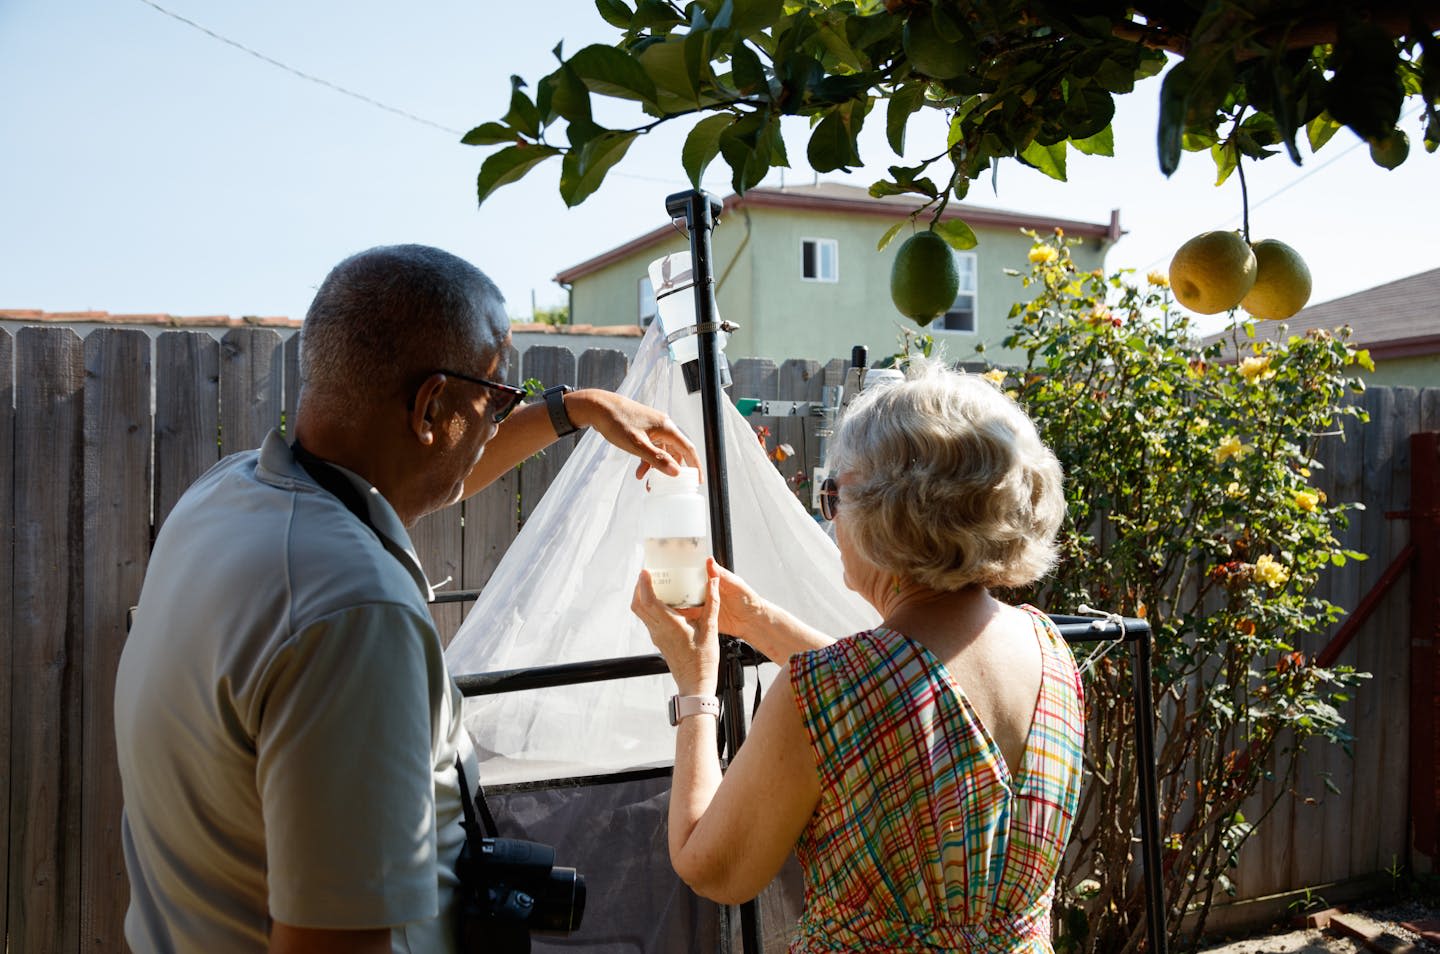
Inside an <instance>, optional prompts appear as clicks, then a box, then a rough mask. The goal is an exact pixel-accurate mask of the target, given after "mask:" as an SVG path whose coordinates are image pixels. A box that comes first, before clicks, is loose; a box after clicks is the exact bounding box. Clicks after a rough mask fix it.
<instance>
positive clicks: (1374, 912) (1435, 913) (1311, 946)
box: [1200, 901, 1440, 954]
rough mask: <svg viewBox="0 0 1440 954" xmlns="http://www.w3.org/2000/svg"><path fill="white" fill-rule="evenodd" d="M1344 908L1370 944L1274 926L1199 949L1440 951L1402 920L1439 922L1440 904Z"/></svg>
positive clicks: (1228, 953)
mask: <svg viewBox="0 0 1440 954" xmlns="http://www.w3.org/2000/svg"><path fill="white" fill-rule="evenodd" d="M1346 907H1347V909H1348V911H1349V912H1350V913H1352V914H1354V915H1356V919H1355V923H1357V924H1360V925H1362V926H1364V927H1366V928H1367V929H1369V930H1371V931H1373V932H1374V936H1373V943H1371V944H1366V943H1364V942H1362V941H1360V940H1358V939H1356V938H1354V937H1348V936H1345V935H1344V934H1343V933H1342V932H1340V931H1338V930H1335V929H1334V928H1331V929H1328V930H1323V931H1322V930H1317V929H1314V928H1311V929H1306V930H1290V929H1286V928H1277V929H1275V931H1274V932H1272V933H1267V934H1259V935H1252V936H1250V937H1245V938H1240V939H1215V940H1214V941H1213V942H1209V943H1207V944H1206V945H1204V946H1202V947H1201V948H1200V950H1201V952H1203V954H1369V952H1371V951H1386V952H1391V954H1440V944H1435V943H1433V942H1431V941H1428V940H1426V939H1425V938H1422V937H1420V936H1419V935H1417V934H1416V933H1415V932H1414V931H1411V930H1409V929H1408V928H1405V927H1403V926H1402V924H1403V923H1410V924H1414V923H1417V922H1423V921H1429V922H1436V921H1440V906H1436V905H1432V904H1428V903H1422V902H1418V901H1407V902H1392V903H1388V904H1371V905H1367V904H1363V903H1361V904H1354V905H1347V906H1346Z"/></svg>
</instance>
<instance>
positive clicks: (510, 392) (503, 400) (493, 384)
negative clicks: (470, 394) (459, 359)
mask: <svg viewBox="0 0 1440 954" xmlns="http://www.w3.org/2000/svg"><path fill="white" fill-rule="evenodd" d="M431 373H432V374H443V375H445V376H446V377H451V378H459V379H460V380H461V381H469V382H470V383H471V384H478V385H480V386H481V387H483V388H489V389H490V390H492V391H495V392H497V394H498V397H496V398H495V410H494V412H493V413H492V414H491V415H490V420H492V421H494V422H495V423H496V424H499V423H500V422H501V421H503V420H505V418H507V417H509V416H510V412H511V411H513V410H515V409H516V408H517V407H519V406H520V402H521V401H523V400H525V389H524V388H517V387H511V386H510V385H508V384H501V383H500V382H499V381H491V380H489V379H487V378H476V377H472V376H470V375H468V374H461V373H460V372H459V371H446V370H445V369H443V368H442V369H440V370H439V371H432V372H431Z"/></svg>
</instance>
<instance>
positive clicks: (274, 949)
mask: <svg viewBox="0 0 1440 954" xmlns="http://www.w3.org/2000/svg"><path fill="white" fill-rule="evenodd" d="M270 954H390V929H389V928H374V929H371V930H364V931H329V930H322V929H320V928H301V927H292V926H291V925H289V924H281V923H280V922H279V921H276V922H274V924H272V925H271V927H270Z"/></svg>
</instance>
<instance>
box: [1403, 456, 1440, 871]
mask: <svg viewBox="0 0 1440 954" xmlns="http://www.w3.org/2000/svg"><path fill="white" fill-rule="evenodd" d="M1410 543H1411V545H1412V546H1413V547H1414V548H1415V559H1414V562H1413V563H1412V564H1411V566H1410V824H1411V826H1412V842H1411V846H1412V849H1413V851H1414V852H1415V853H1417V854H1419V855H1424V856H1426V859H1427V861H1428V864H1427V865H1425V867H1428V868H1431V869H1434V868H1435V867H1436V865H1437V862H1440V857H1437V856H1440V843H1437V831H1440V774H1437V771H1436V766H1437V764H1440V433H1435V432H1433V431H1430V432H1425V433H1421V434H1411V435H1410ZM1416 861H1417V862H1418V861H1420V859H1419V858H1417V859H1416Z"/></svg>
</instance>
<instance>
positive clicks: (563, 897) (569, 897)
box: [530, 868, 585, 932]
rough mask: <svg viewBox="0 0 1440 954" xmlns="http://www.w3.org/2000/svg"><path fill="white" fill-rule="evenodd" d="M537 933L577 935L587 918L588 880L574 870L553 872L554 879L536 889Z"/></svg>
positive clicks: (534, 919)
mask: <svg viewBox="0 0 1440 954" xmlns="http://www.w3.org/2000/svg"><path fill="white" fill-rule="evenodd" d="M535 888H536V897H535V912H534V914H533V915H532V916H531V918H530V928H531V930H533V931H563V932H568V931H573V930H575V929H576V928H578V927H580V918H581V917H582V916H584V914H585V877H584V876H583V875H580V874H576V873H575V869H574V868H552V869H551V870H550V876H549V877H548V878H545V879H544V880H543V881H541V882H540V883H539V884H537V885H535Z"/></svg>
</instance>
